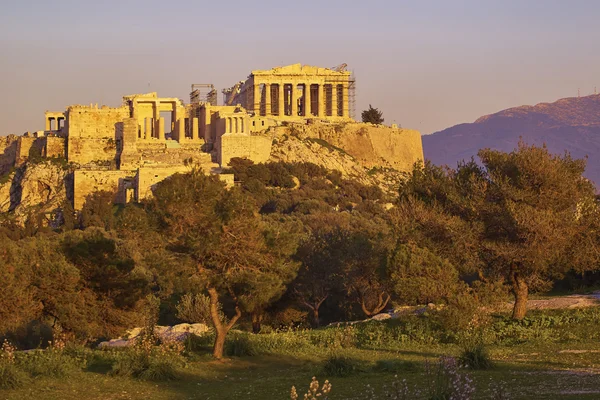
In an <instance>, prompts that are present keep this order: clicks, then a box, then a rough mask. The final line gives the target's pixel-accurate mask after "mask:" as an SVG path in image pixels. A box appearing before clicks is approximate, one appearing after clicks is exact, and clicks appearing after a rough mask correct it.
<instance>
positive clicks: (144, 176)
mask: <svg viewBox="0 0 600 400" xmlns="http://www.w3.org/2000/svg"><path fill="white" fill-rule="evenodd" d="M190 170H191V167H187V166H185V165H179V166H172V167H166V168H152V167H148V168H140V169H138V171H137V175H136V177H135V185H136V187H137V196H136V197H137V201H142V200H144V199H147V198H150V197H152V188H153V186H154V185H156V184H157V183H158V182H161V181H163V180H165V179H167V178H168V177H170V176H172V175H174V174H177V173H182V174H183V173H186V172H190Z"/></svg>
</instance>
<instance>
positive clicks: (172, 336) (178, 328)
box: [98, 323, 210, 348]
mask: <svg viewBox="0 0 600 400" xmlns="http://www.w3.org/2000/svg"><path fill="white" fill-rule="evenodd" d="M208 332H210V328H209V327H208V326H207V325H206V324H201V323H198V324H179V325H175V326H155V327H154V333H155V334H156V336H158V338H159V339H160V340H162V341H166V342H183V341H185V339H187V337H188V336H190V335H197V336H201V335H204V334H206V333H208ZM141 333H142V329H141V328H133V329H130V330H128V331H127V332H126V333H125V335H124V336H123V337H120V338H117V339H111V340H109V341H107V342H101V343H100V344H99V345H98V347H100V348H110V347H113V348H114V347H128V346H132V345H134V344H135V343H136V341H137V339H138V338H139V336H140V335H141Z"/></svg>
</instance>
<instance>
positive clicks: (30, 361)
mask: <svg viewBox="0 0 600 400" xmlns="http://www.w3.org/2000/svg"><path fill="white" fill-rule="evenodd" d="M18 363H19V366H20V367H21V368H22V369H23V370H25V371H26V372H28V373H29V374H30V375H31V376H34V377H35V376H47V377H53V378H62V377H65V376H67V375H69V374H70V373H71V372H73V371H74V370H75V369H77V363H76V361H75V360H74V359H73V358H71V357H70V356H68V355H66V354H64V353H63V352H62V351H59V350H56V349H53V348H50V349H48V350H36V351H33V352H30V353H27V354H25V355H24V357H20V358H19V360H18Z"/></svg>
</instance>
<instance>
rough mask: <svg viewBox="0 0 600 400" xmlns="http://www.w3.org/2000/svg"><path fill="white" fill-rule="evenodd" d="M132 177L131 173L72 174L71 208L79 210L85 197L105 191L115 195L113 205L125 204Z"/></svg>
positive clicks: (90, 172)
mask: <svg viewBox="0 0 600 400" xmlns="http://www.w3.org/2000/svg"><path fill="white" fill-rule="evenodd" d="M133 181H134V176H133V174H132V173H131V171H84V170H78V171H75V172H74V182H73V207H74V208H75V210H81V208H82V207H83V205H84V204H85V200H86V197H87V196H88V195H90V194H92V193H94V192H97V191H101V190H106V191H109V192H113V193H114V194H115V198H114V202H115V203H125V202H127V200H129V196H130V195H131V190H133V189H132V184H133Z"/></svg>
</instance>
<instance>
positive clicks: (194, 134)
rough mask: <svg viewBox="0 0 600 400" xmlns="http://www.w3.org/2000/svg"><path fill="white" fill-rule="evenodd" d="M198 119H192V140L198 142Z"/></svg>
mask: <svg viewBox="0 0 600 400" xmlns="http://www.w3.org/2000/svg"><path fill="white" fill-rule="evenodd" d="M198 139H200V138H199V137H198V118H196V117H194V118H192V140H198Z"/></svg>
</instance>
